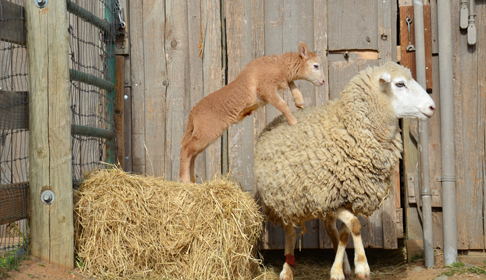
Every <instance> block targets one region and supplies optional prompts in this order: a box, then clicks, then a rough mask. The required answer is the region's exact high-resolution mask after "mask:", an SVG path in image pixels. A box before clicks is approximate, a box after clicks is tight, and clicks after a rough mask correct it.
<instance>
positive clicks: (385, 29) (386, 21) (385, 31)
mask: <svg viewBox="0 0 486 280" xmlns="http://www.w3.org/2000/svg"><path fill="white" fill-rule="evenodd" d="M376 2H377V5H378V7H377V8H378V9H377V11H378V12H377V14H376V17H377V18H378V26H377V32H378V34H377V35H376V37H377V39H375V40H378V49H379V50H380V61H379V65H383V64H385V63H387V62H388V61H392V54H393V43H392V37H396V36H393V34H392V15H391V11H392V4H391V2H392V1H376Z"/></svg>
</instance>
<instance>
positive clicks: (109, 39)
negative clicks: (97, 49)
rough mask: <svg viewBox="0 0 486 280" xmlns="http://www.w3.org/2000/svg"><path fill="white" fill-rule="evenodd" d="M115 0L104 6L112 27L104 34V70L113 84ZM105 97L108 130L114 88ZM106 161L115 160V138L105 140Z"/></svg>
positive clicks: (111, 122)
mask: <svg viewBox="0 0 486 280" xmlns="http://www.w3.org/2000/svg"><path fill="white" fill-rule="evenodd" d="M115 1H116V0H107V1H106V5H107V7H105V19H106V21H108V23H110V26H111V27H112V31H111V32H112V34H105V40H106V53H107V58H106V68H107V69H106V70H107V75H108V76H107V77H106V80H109V81H110V82H112V83H113V84H115V41H114V40H115V34H113V32H114V30H113V29H114V20H115V19H114V16H113V11H114V7H115V6H114V2H115ZM106 99H107V100H108V104H107V106H106V110H107V114H108V115H107V119H108V121H107V123H108V127H107V129H109V130H114V129H115V89H113V90H110V91H107V92H106ZM106 162H107V163H111V164H115V162H116V146H115V139H110V140H107V141H106Z"/></svg>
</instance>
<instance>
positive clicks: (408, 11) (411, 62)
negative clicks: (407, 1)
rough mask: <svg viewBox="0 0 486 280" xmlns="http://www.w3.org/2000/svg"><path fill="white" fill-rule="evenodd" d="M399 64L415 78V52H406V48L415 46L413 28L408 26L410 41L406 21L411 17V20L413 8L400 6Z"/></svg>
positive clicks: (411, 25)
mask: <svg viewBox="0 0 486 280" xmlns="http://www.w3.org/2000/svg"><path fill="white" fill-rule="evenodd" d="M399 10H400V46H401V47H400V51H401V54H400V64H401V65H403V66H405V67H407V68H408V69H410V71H411V72H412V77H415V72H416V70H417V67H416V66H415V51H412V52H409V51H407V46H408V45H409V44H412V45H414V46H415V28H414V25H413V21H412V24H410V41H409V32H408V26H407V22H406V19H407V17H409V16H410V17H411V18H412V19H413V6H400V8H399Z"/></svg>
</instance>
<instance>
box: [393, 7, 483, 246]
mask: <svg viewBox="0 0 486 280" xmlns="http://www.w3.org/2000/svg"><path fill="white" fill-rule="evenodd" d="M426 2H428V1H426ZM475 3H476V11H475V12H476V28H477V33H476V34H477V41H476V44H475V45H474V46H468V44H467V31H466V30H461V29H460V27H459V14H460V13H459V12H460V1H451V4H452V5H451V6H452V11H451V13H452V16H453V17H452V39H453V40H452V41H453V42H452V43H453V53H454V55H453V71H454V80H453V87H454V88H453V92H454V110H455V111H454V116H455V124H454V125H455V130H454V138H455V142H454V144H455V155H456V156H455V160H456V162H455V164H456V203H457V205H456V207H457V208H456V215H457V233H458V243H457V247H458V249H459V250H484V249H486V245H485V243H486V241H485V238H486V235H485V225H486V223H485V221H484V217H485V214H486V213H485V208H484V207H485V206H484V199H485V197H484V195H485V193H486V186H485V182H484V174H485V171H486V167H485V163H484V162H485V158H484V149H485V144H486V143H485V138H484V137H485V133H486V131H485V124H484V120H485V108H486V107H485V106H486V64H485V63H484V61H486V54H485V49H486V1H484V0H481V1H475ZM410 5H413V3H412V1H411V0H400V1H399V6H400V7H399V9H400V16H401V17H400V24H399V25H400V30H401V33H402V34H401V41H402V44H401V49H402V52H401V53H402V56H401V63H402V64H406V63H407V62H406V61H404V56H403V53H404V50H403V48H404V47H405V46H406V45H407V44H408V42H403V41H404V38H405V37H404V36H406V35H405V34H403V32H404V30H405V29H406V25H405V24H404V23H403V22H402V21H404V18H403V15H402V12H403V9H404V8H406V7H407V6H410ZM430 18H431V19H430V22H431V26H430V27H431V40H430V41H431V49H432V64H431V65H432V88H431V97H432V98H433V99H434V100H435V102H436V104H437V105H439V102H440V88H439V82H440V81H439V47H438V35H437V33H438V24H440V23H438V22H437V0H430ZM405 32H406V31H405ZM407 40H408V39H407ZM426 41H427V38H426ZM413 67H415V65H413ZM427 79H429V77H427ZM437 109H438V110H437V112H436V116H434V117H433V118H432V119H431V120H430V121H429V141H430V142H429V150H430V154H429V158H430V168H431V169H430V177H431V188H432V206H433V221H434V225H433V230H434V240H433V242H434V247H436V248H442V247H443V229H442V218H443V217H442V187H441V181H440V177H441V154H440V140H441V139H440V114H441V111H440V106H438V107H437ZM403 124H404V125H403V136H404V147H405V151H404V165H405V167H404V174H403V175H404V176H406V180H405V184H404V187H405V197H406V207H405V223H406V224H407V227H406V236H407V238H408V241H407V242H408V243H410V244H409V245H410V248H409V249H411V250H410V251H413V250H418V251H420V250H423V249H422V248H423V247H422V244H423V240H422V239H423V233H422V225H421V220H420V217H419V212H418V209H417V199H418V202H419V203H420V199H419V193H417V192H418V191H419V189H418V170H417V149H416V140H415V139H414V136H413V135H412V134H413V130H414V129H416V126H415V124H414V123H413V122H410V121H404V123H403ZM414 189H415V190H414ZM414 247H418V248H414Z"/></svg>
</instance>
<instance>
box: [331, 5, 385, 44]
mask: <svg viewBox="0 0 486 280" xmlns="http://www.w3.org/2000/svg"><path fill="white" fill-rule="evenodd" d="M327 5H328V17H329V18H328V22H332V23H333V24H330V25H329V26H328V36H329V39H328V42H329V50H352V49H360V50H362V49H367V50H377V49H378V39H379V37H380V36H378V21H377V20H376V19H377V11H378V1H366V2H362V3H360V5H359V9H356V6H355V5H356V3H355V1H353V0H345V1H343V0H330V1H328V4H327ZM350 11H352V12H353V13H352V14H351V13H350Z"/></svg>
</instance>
